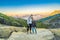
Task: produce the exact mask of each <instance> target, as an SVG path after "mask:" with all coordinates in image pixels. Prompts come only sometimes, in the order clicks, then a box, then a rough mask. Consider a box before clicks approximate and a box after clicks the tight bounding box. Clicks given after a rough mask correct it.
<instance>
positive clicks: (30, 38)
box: [8, 29, 54, 40]
mask: <svg viewBox="0 0 60 40" xmlns="http://www.w3.org/2000/svg"><path fill="white" fill-rule="evenodd" d="M53 38H54V35H53V33H52V32H51V31H49V30H48V29H40V30H38V31H37V34H27V33H23V32H17V33H16V32H13V33H12V35H11V36H10V37H9V39H8V40H51V39H53Z"/></svg>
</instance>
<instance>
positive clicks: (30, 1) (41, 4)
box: [0, 0, 60, 16]
mask: <svg viewBox="0 0 60 40" xmlns="http://www.w3.org/2000/svg"><path fill="white" fill-rule="evenodd" d="M54 10H60V0H0V12H2V13H4V14H7V15H10V16H11V15H12V16H14V15H17V14H18V15H20V16H21V15H25V14H42V15H49V14H50V13H48V12H52V11H54Z"/></svg>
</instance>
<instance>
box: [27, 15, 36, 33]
mask: <svg viewBox="0 0 60 40" xmlns="http://www.w3.org/2000/svg"><path fill="white" fill-rule="evenodd" d="M27 25H28V26H27V33H28V32H29V30H30V33H37V31H36V22H35V21H34V20H33V15H30V16H29V17H28V19H27Z"/></svg>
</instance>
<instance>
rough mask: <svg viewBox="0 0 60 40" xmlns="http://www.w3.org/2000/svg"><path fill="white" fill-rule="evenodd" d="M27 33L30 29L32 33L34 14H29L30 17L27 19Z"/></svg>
mask: <svg viewBox="0 0 60 40" xmlns="http://www.w3.org/2000/svg"><path fill="white" fill-rule="evenodd" d="M27 25H28V27H27V33H28V31H29V30H30V33H31V27H32V15H30V16H29V18H28V19H27Z"/></svg>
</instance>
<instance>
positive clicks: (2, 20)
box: [0, 13, 26, 27]
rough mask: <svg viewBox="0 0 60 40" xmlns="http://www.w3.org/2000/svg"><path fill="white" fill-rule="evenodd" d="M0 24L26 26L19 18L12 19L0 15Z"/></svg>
mask: <svg viewBox="0 0 60 40" xmlns="http://www.w3.org/2000/svg"><path fill="white" fill-rule="evenodd" d="M0 23H1V24H4V25H10V26H20V27H21V26H26V23H25V20H23V19H20V18H13V17H10V16H7V15H4V14H2V13H0Z"/></svg>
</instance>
